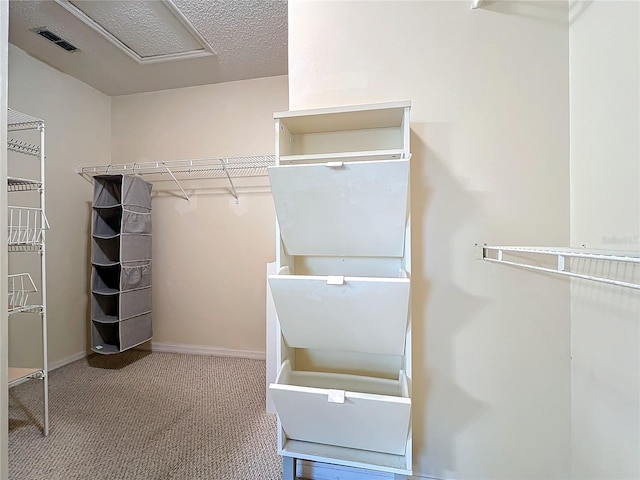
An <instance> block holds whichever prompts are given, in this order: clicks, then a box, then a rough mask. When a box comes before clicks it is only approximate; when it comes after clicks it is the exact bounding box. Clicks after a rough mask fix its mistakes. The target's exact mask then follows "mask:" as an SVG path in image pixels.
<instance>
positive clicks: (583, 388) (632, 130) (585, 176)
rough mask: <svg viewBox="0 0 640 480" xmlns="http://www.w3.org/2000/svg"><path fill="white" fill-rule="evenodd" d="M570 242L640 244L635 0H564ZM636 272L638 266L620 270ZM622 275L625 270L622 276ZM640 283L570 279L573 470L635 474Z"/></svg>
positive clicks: (601, 475)
mask: <svg viewBox="0 0 640 480" xmlns="http://www.w3.org/2000/svg"><path fill="white" fill-rule="evenodd" d="M570 18H571V26H570V30H569V33H570V51H571V84H570V92H571V242H572V244H573V245H576V246H579V245H582V244H586V245H587V246H589V247H592V248H604V249H616V250H636V251H637V250H639V249H640V33H639V32H640V3H638V2H605V1H596V2H587V1H576V2H572V3H571V12H570ZM592 267H593V268H594V269H602V268H613V269H615V270H617V271H618V274H619V275H620V276H622V274H626V277H627V278H628V279H629V280H630V281H631V280H634V281H635V282H640V266H639V265H636V266H635V267H631V266H628V267H627V268H626V269H624V270H622V268H621V267H620V266H616V265H611V264H607V265H601V264H600V265H598V263H597V262H593V265H592ZM623 278H624V277H623ZM639 319H640V292H638V291H634V290H628V289H623V288H620V287H613V286H606V285H605V286H602V285H600V284H593V283H589V284H587V283H586V282H576V283H575V284H574V285H573V286H572V319H571V342H572V346H571V350H572V352H571V353H572V368H571V378H572V398H571V400H572V402H571V403H572V409H571V413H572V415H571V419H572V440H573V441H572V452H571V453H572V455H571V459H572V476H573V478H575V479H580V480H583V479H637V478H640V453H639V452H640V322H639V321H638V320H639Z"/></svg>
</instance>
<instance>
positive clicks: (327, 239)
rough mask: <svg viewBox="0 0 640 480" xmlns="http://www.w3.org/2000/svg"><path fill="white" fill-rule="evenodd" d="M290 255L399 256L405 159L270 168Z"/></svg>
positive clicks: (404, 206) (404, 202)
mask: <svg viewBox="0 0 640 480" xmlns="http://www.w3.org/2000/svg"><path fill="white" fill-rule="evenodd" d="M269 180H270V182H271V191H272V194H273V200H274V203H275V207H276V214H277V217H278V224H279V226H280V232H281V238H282V241H283V243H284V247H285V250H286V251H287V253H288V254H289V255H315V256H323V255H324V256H339V257H343V256H344V257H402V256H403V252H404V243H405V242H404V236H405V227H406V220H407V199H408V186H409V159H400V160H382V161H363V162H341V161H338V162H327V163H325V164H315V165H283V166H278V167H270V168H269Z"/></svg>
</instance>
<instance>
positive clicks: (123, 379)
mask: <svg viewBox="0 0 640 480" xmlns="http://www.w3.org/2000/svg"><path fill="white" fill-rule="evenodd" d="M49 415H50V432H49V436H48V437H43V436H42V431H41V418H42V384H41V382H40V381H37V380H33V381H29V382H26V383H24V384H22V385H19V386H16V387H14V388H12V389H11V390H9V475H10V479H11V480H45V479H46V480H58V479H60V480H72V479H78V480H80V479H82V480H89V479H91V480H98V479H100V480H125V479H126V480H164V479H167V480H169V479H175V480H199V479H208V480H211V479H214V480H215V479H219V480H236V479H237V480H276V479H281V478H282V462H281V459H280V457H279V456H278V455H277V452H276V418H275V415H270V414H267V413H266V412H265V362H264V361H259V360H249V359H240V358H224V357H213V356H201V355H184V354H172V353H157V352H154V353H150V352H145V351H139V350H132V351H129V352H125V353H122V354H119V355H117V356H101V355H91V356H89V357H88V358H86V359H82V360H78V361H76V362H73V363H71V364H69V365H66V366H64V367H62V368H59V369H57V370H54V371H53V372H51V373H50V375H49Z"/></svg>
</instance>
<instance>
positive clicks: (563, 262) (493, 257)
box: [476, 245, 640, 290]
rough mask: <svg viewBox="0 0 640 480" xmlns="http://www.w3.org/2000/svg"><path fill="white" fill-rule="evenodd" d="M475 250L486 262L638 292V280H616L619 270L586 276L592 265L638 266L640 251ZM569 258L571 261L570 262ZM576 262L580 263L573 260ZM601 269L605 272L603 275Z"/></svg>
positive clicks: (491, 247)
mask: <svg viewBox="0 0 640 480" xmlns="http://www.w3.org/2000/svg"><path fill="white" fill-rule="evenodd" d="M476 248H478V249H480V250H481V252H480V255H479V257H480V258H481V259H482V260H485V261H487V262H493V263H501V264H504V265H511V266H514V267H520V268H526V269H529V270H536V271H539V272H546V273H553V274H559V275H564V276H568V277H573V278H580V279H583V280H591V281H594V282H600V283H607V284H610V285H617V286H619V287H627V288H632V289H635V290H640V279H639V280H638V281H635V280H634V279H633V278H632V279H631V281H628V280H626V279H625V280H623V279H620V278H617V277H616V274H617V273H619V269H615V268H612V269H602V268H600V269H598V270H599V272H600V273H598V274H593V273H587V272H589V271H592V270H594V268H593V267H594V266H595V264H594V262H598V264H599V265H600V264H602V263H603V262H614V263H616V264H632V265H637V264H640V251H618V250H597V249H587V248H570V247H525V246H495V245H476ZM540 259H545V260H547V262H548V260H549V259H551V260H553V265H552V266H549V265H548V264H545V263H544V262H541V261H540ZM572 259H574V260H573V261H572ZM576 259H581V260H583V261H582V262H579V261H575V260H576ZM604 270H606V272H605V271H604ZM639 272H640V271H639ZM639 272H637V273H639ZM636 276H640V275H636Z"/></svg>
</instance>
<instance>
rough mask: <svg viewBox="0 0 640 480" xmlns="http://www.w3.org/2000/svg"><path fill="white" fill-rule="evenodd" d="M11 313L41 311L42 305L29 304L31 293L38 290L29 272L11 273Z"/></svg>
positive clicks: (9, 288)
mask: <svg viewBox="0 0 640 480" xmlns="http://www.w3.org/2000/svg"><path fill="white" fill-rule="evenodd" d="M8 290H9V303H8V305H9V314H11V313H25V312H29V313H33V312H36V313H37V312H41V311H42V305H34V304H29V295H30V294H31V293H34V292H37V291H38V289H37V288H36V285H35V283H33V279H32V278H31V275H29V274H28V273H16V274H13V275H9V287H8Z"/></svg>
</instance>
